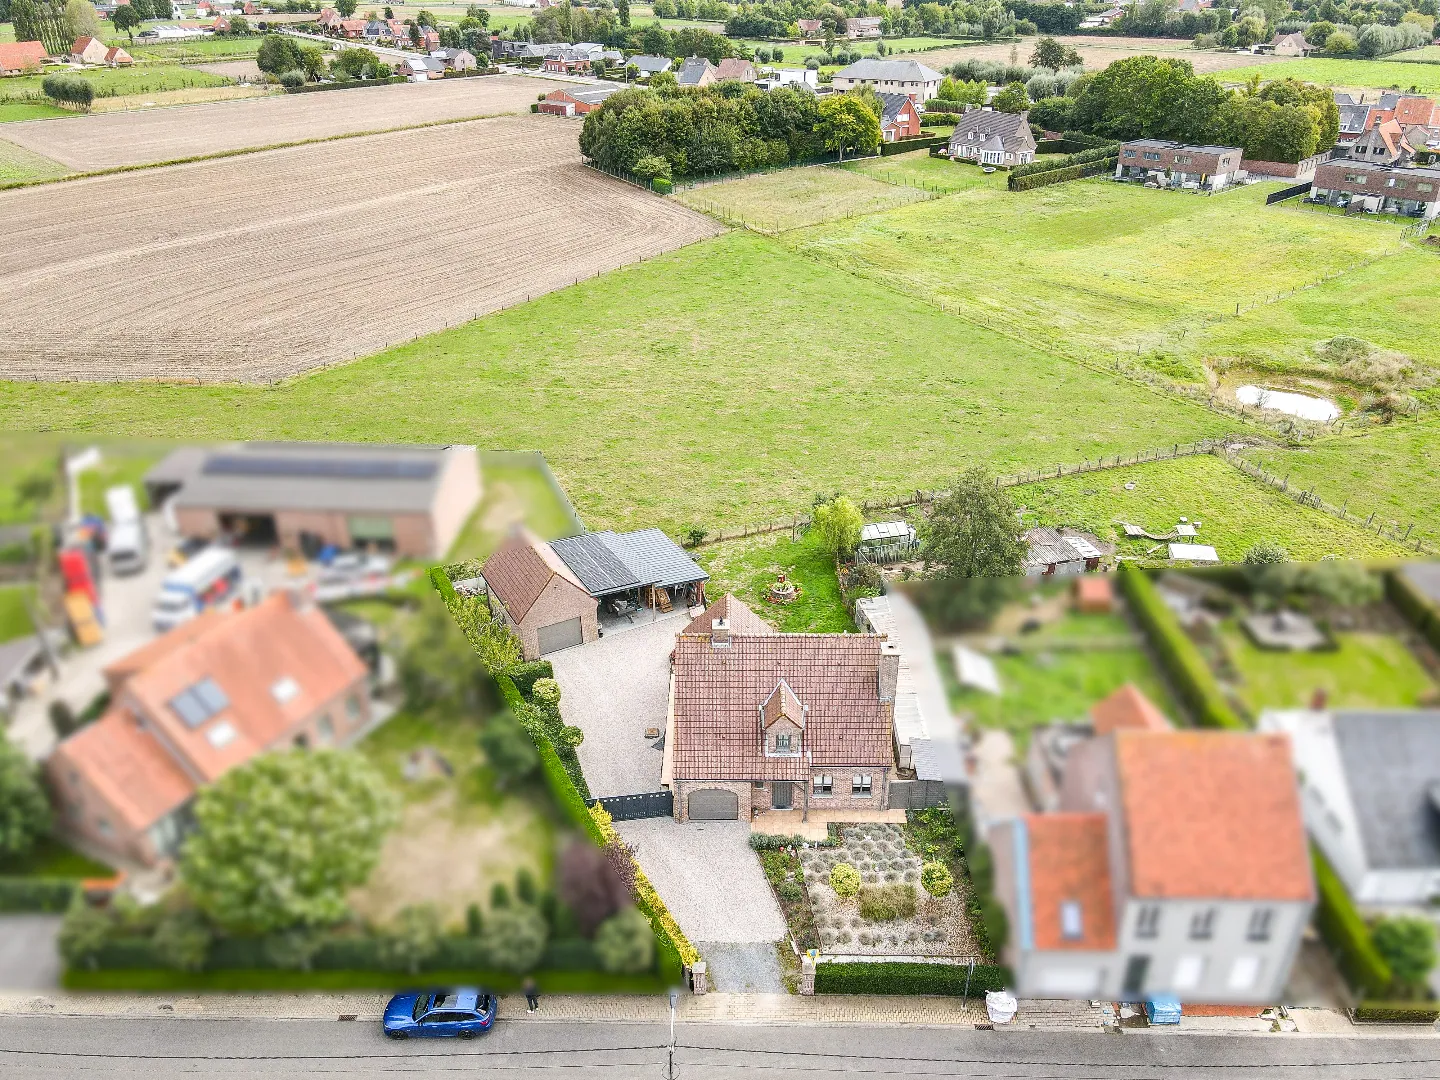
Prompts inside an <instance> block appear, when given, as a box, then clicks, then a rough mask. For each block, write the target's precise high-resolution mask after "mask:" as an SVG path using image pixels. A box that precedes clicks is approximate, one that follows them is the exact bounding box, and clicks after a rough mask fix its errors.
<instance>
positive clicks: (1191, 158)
mask: <svg viewBox="0 0 1440 1080" xmlns="http://www.w3.org/2000/svg"><path fill="white" fill-rule="evenodd" d="M1243 156H1244V151H1243V150H1242V149H1241V148H1240V147H1238V146H1191V145H1189V144H1188V143H1178V142H1167V141H1166V140H1164V139H1135V140H1134V141H1132V142H1127V143H1125V144H1123V145H1122V146H1121V147H1120V158H1119V160H1118V161H1117V162H1116V165H1115V179H1117V180H1147V181H1149V180H1153V181H1155V182H1156V183H1158V184H1159V185H1160V186H1161V187H1183V186H1185V185H1189V184H1193V185H1195V186H1196V187H1198V188H1200V189H1202V190H1205V191H1219V190H1220V189H1221V188H1223V187H1226V186H1228V185H1229V184H1231V183H1233V182H1234V181H1235V180H1237V179H1239V177H1240V175H1241V173H1240V159H1241V158H1242V157H1243Z"/></svg>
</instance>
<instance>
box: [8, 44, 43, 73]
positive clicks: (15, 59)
mask: <svg viewBox="0 0 1440 1080" xmlns="http://www.w3.org/2000/svg"><path fill="white" fill-rule="evenodd" d="M45 59H46V57H45V46H44V45H42V44H41V43H40V42H38V41H5V42H0V75H23V74H25V73H26V72H27V71H39V70H40V69H41V68H42V67H43V66H44V64H45Z"/></svg>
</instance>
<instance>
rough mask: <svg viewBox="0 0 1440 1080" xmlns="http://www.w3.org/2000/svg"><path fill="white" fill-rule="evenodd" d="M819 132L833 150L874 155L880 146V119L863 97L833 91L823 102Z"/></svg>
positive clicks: (821, 139) (822, 139) (819, 109)
mask: <svg viewBox="0 0 1440 1080" xmlns="http://www.w3.org/2000/svg"><path fill="white" fill-rule="evenodd" d="M817 113H818V117H819V119H818V122H817V123H816V125H815V134H816V135H818V136H819V137H820V142H821V145H823V146H824V147H825V149H826V150H829V151H830V152H831V153H835V154H839V155H840V156H841V157H844V156H845V154H846V153H847V152H849V153H851V154H873V153H875V148H876V147H878V146H879V145H880V121H879V120H877V119H876V118H875V114H874V113H873V112H871V111H870V110H869V108H867V107H866V105H865V103H864V102H863V101H861V100H860V99H859V98H855V97H852V96H850V95H849V94H831V95H830V96H829V97H827V98H825V99H824V100H823V101H821V102H820V105H819V108H818V110H817Z"/></svg>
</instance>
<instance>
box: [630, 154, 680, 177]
mask: <svg viewBox="0 0 1440 1080" xmlns="http://www.w3.org/2000/svg"><path fill="white" fill-rule="evenodd" d="M630 171H631V172H632V173H634V174H635V175H636V176H638V177H639V178H640V179H641V180H669V179H670V176H671V173H670V162H668V161H666V160H665V159H664V158H663V157H661V156H660V155H659V154H644V155H642V156H641V157H639V158H637V159H636V161H635V164H634V165H632V166H631V167H630Z"/></svg>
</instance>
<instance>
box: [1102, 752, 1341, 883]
mask: <svg viewBox="0 0 1440 1080" xmlns="http://www.w3.org/2000/svg"><path fill="white" fill-rule="evenodd" d="M1110 738H1112V739H1113V740H1114V751H1115V768H1116V775H1117V778H1118V781H1119V786H1120V801H1121V804H1122V809H1123V813H1124V816H1125V830H1126V846H1127V848H1128V852H1129V863H1130V891H1131V894H1132V895H1134V896H1136V897H1140V898H1145V897H1154V898H1156V899H1165V898H1187V897H1206V898H1216V899H1226V900H1310V899H1312V898H1313V896H1314V885H1313V882H1312V879H1311V876H1310V856H1309V851H1308V849H1307V847H1306V843H1305V828H1304V825H1303V824H1302V822H1301V816H1300V796H1299V793H1298V790H1297V787H1296V782H1295V769H1294V766H1293V765H1292V764H1291V759H1290V741H1289V739H1288V738H1287V737H1286V736H1284V735H1256V734H1252V733H1249V732H1239V731H1170V732H1164V733H1160V732H1153V731H1123V730H1122V731H1117V732H1115V733H1114V734H1113V735H1111V736H1110Z"/></svg>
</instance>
